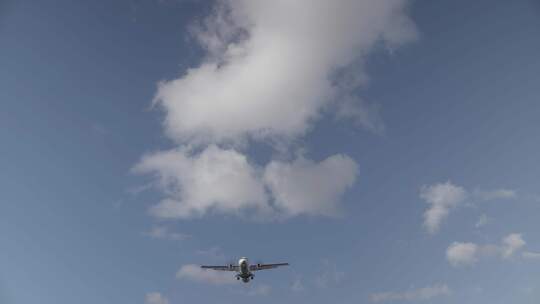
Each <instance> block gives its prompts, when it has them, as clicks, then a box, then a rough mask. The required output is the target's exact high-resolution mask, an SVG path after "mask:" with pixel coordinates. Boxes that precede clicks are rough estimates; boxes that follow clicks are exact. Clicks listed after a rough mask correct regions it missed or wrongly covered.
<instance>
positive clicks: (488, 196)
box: [473, 189, 517, 201]
mask: <svg viewBox="0 0 540 304" xmlns="http://www.w3.org/2000/svg"><path fill="white" fill-rule="evenodd" d="M473 195H474V196H475V198H478V199H480V200H483V201H491V200H499V199H513V198H516V197H517V193H516V191H514V190H510V189H494V190H475V191H474V192H473Z"/></svg>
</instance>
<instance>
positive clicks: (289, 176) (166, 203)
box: [134, 145, 358, 219]
mask: <svg viewBox="0 0 540 304" xmlns="http://www.w3.org/2000/svg"><path fill="white" fill-rule="evenodd" d="M134 171H135V172H139V173H154V174H156V177H157V181H158V184H159V186H160V188H161V189H162V190H163V192H164V193H166V195H167V197H166V198H165V199H164V200H162V201H161V202H160V203H159V204H157V205H155V206H152V207H151V209H150V213H151V214H152V215H154V216H156V217H158V218H165V219H166V218H169V219H171V218H190V217H200V216H203V215H205V214H207V213H209V212H214V213H219V214H233V215H237V214H240V213H242V212H252V213H253V214H255V215H258V216H261V215H262V216H265V217H270V218H272V217H276V216H281V217H289V216H296V215H301V214H306V215H334V214H336V213H337V212H338V210H339V208H338V207H339V206H338V204H339V201H340V197H341V194H342V193H343V192H344V191H345V190H346V189H347V188H349V187H351V186H352V185H353V183H354V182H355V180H356V176H357V171H358V166H357V164H356V162H355V161H354V160H352V159H351V158H350V157H348V156H344V155H333V156H331V157H328V158H327V159H325V160H323V161H321V162H319V163H316V162H313V161H311V160H308V159H305V158H303V157H300V158H298V159H296V160H294V161H292V162H290V163H288V162H281V161H272V162H270V163H269V164H268V165H267V166H266V168H258V167H257V166H255V165H252V164H250V163H249V162H248V160H247V157H246V156H245V155H243V154H241V153H239V152H237V151H236V150H233V149H221V148H219V147H217V146H215V145H210V146H209V147H208V148H206V149H204V150H203V151H202V152H200V153H199V154H196V153H193V152H191V151H189V150H188V149H186V148H180V149H176V150H171V151H165V152H158V153H155V154H151V155H148V156H146V157H143V159H142V161H141V162H140V163H139V164H138V165H137V166H136V167H135V168H134ZM272 202H273V203H272Z"/></svg>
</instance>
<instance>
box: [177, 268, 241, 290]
mask: <svg viewBox="0 0 540 304" xmlns="http://www.w3.org/2000/svg"><path fill="white" fill-rule="evenodd" d="M176 278H177V279H182V280H188V281H194V282H200V283H208V284H214V285H225V284H234V283H236V279H235V278H234V276H233V275H232V274H231V273H230V272H227V271H221V272H220V271H214V270H208V269H202V268H201V267H200V266H198V265H195V264H187V265H184V266H182V267H181V268H180V270H178V272H177V273H176Z"/></svg>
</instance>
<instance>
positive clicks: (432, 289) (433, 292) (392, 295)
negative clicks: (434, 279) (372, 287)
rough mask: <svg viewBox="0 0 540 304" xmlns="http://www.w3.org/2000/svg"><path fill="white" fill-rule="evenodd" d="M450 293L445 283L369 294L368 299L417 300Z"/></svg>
mask: <svg viewBox="0 0 540 304" xmlns="http://www.w3.org/2000/svg"><path fill="white" fill-rule="evenodd" d="M450 294H451V290H450V288H448V286H447V285H446V284H439V285H434V286H428V287H423V288H419V289H414V290H409V291H404V292H393V291H389V292H381V293H375V294H372V295H371V296H370V300H371V301H372V302H376V303H377V302H389V301H418V300H429V299H431V298H435V297H439V296H448V295H450Z"/></svg>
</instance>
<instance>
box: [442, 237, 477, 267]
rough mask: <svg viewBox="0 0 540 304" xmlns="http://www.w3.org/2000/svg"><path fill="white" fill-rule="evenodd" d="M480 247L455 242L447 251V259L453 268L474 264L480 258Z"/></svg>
mask: <svg viewBox="0 0 540 304" xmlns="http://www.w3.org/2000/svg"><path fill="white" fill-rule="evenodd" d="M477 254H478V245H476V244H474V243H459V242H454V243H453V244H452V245H450V247H448V249H447V250H446V258H447V259H448V262H450V264H452V265H453V266H460V265H471V264H474V263H475V262H476V261H477V259H478V257H477Z"/></svg>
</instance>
